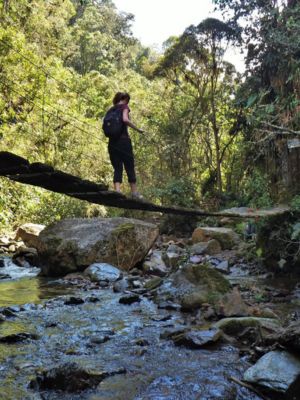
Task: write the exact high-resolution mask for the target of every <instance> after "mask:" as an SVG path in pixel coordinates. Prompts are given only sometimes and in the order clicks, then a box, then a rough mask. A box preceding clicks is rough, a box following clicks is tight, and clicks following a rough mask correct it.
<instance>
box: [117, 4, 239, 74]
mask: <svg viewBox="0 0 300 400" xmlns="http://www.w3.org/2000/svg"><path fill="white" fill-rule="evenodd" d="M114 3H115V5H116V6H117V8H118V9H119V10H120V11H125V12H129V13H132V14H133V15H134V16H135V21H134V23H133V26H132V31H133V34H134V36H135V37H137V38H138V39H139V40H140V41H141V42H142V44H143V45H145V46H154V47H158V48H161V45H162V43H163V42H164V41H165V40H167V39H168V38H169V37H170V36H173V35H176V36H177V35H180V34H181V33H183V31H184V30H185V28H187V27H188V26H189V25H191V24H194V25H198V24H199V23H200V22H201V21H202V20H203V19H205V18H208V17H215V18H220V19H221V18H222V16H221V14H220V13H217V12H214V5H213V3H212V0H184V1H179V0H177V1H176V0H175V1H174V0H151V1H148V0H114ZM226 58H227V59H228V60H229V61H231V62H232V63H234V64H235V65H236V67H237V69H238V70H239V71H243V70H244V63H243V61H242V59H243V57H242V56H241V55H240V54H239V51H238V50H236V51H233V50H230V51H228V54H227V57H226Z"/></svg>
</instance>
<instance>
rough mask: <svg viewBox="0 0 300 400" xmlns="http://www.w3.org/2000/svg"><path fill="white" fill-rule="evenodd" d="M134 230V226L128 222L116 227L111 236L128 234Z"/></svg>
mask: <svg viewBox="0 0 300 400" xmlns="http://www.w3.org/2000/svg"><path fill="white" fill-rule="evenodd" d="M133 230H134V224H133V223H130V222H126V223H124V224H120V225H118V226H117V227H116V228H115V229H114V230H113V231H112V234H113V235H119V234H121V233H125V232H130V231H133Z"/></svg>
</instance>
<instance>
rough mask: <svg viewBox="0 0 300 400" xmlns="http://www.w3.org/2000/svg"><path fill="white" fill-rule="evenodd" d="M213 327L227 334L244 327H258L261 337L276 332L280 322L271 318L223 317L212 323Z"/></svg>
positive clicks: (242, 329)
mask: <svg viewBox="0 0 300 400" xmlns="http://www.w3.org/2000/svg"><path fill="white" fill-rule="evenodd" d="M214 327H215V328H217V329H221V330H222V331H223V332H224V333H226V334H228V335H233V336H235V335H238V334H239V333H242V332H243V331H244V330H245V329H246V328H249V327H254V328H259V329H260V333H261V335H262V336H263V337H266V336H267V335H268V334H269V333H271V332H276V331H277V330H278V329H279V328H280V323H279V322H278V321H277V320H275V319H271V318H256V317H241V318H223V319H221V320H220V321H218V322H216V323H215V324H214Z"/></svg>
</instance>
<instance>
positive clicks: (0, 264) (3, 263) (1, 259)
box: [0, 258, 5, 268]
mask: <svg viewBox="0 0 300 400" xmlns="http://www.w3.org/2000/svg"><path fill="white" fill-rule="evenodd" d="M4 267H5V262H4V260H3V258H0V268H4Z"/></svg>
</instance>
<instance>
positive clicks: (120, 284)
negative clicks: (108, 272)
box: [113, 279, 129, 293]
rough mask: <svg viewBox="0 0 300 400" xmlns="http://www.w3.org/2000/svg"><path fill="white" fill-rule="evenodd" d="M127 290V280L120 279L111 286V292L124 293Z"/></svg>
mask: <svg viewBox="0 0 300 400" xmlns="http://www.w3.org/2000/svg"><path fill="white" fill-rule="evenodd" d="M128 288H129V284H128V280H127V279H121V280H120V281H116V282H115V283H114V284H113V291H114V292H115V293H120V292H125V291H126V290H127V289H128Z"/></svg>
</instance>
